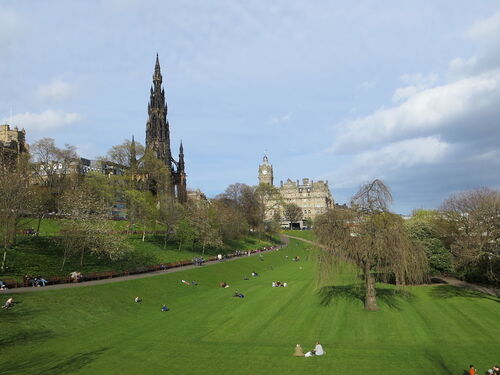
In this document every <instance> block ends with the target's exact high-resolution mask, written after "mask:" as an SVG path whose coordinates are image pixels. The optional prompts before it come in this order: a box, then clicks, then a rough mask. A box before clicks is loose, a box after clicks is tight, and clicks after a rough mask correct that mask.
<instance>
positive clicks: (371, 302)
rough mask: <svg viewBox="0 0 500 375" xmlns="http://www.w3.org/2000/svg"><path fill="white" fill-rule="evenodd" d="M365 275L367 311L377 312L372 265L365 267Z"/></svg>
mask: <svg viewBox="0 0 500 375" xmlns="http://www.w3.org/2000/svg"><path fill="white" fill-rule="evenodd" d="M363 271H364V274H365V287H366V294H365V310H369V311H377V310H378V306H377V295H376V291H375V278H374V277H373V275H372V274H371V272H370V265H369V264H368V263H367V264H365V266H364V270H363Z"/></svg>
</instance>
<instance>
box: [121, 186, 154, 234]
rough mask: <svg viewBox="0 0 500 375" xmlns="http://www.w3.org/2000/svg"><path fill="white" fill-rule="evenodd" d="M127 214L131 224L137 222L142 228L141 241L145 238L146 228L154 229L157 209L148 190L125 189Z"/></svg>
mask: <svg viewBox="0 0 500 375" xmlns="http://www.w3.org/2000/svg"><path fill="white" fill-rule="evenodd" d="M125 198H126V201H127V215H128V220H129V223H130V224H131V225H134V224H138V225H140V226H141V228H142V241H143V242H144V241H145V239H146V232H147V231H148V229H154V228H155V224H156V219H157V217H158V210H157V207H156V200H155V198H154V197H153V195H152V193H151V192H149V191H139V190H127V191H125Z"/></svg>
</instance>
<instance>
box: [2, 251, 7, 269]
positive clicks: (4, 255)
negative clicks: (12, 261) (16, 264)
mask: <svg viewBox="0 0 500 375" xmlns="http://www.w3.org/2000/svg"><path fill="white" fill-rule="evenodd" d="M6 259H7V248H6V247H4V248H3V259H2V272H3V271H5V260H6Z"/></svg>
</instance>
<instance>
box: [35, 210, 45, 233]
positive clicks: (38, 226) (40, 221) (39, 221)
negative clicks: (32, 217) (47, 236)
mask: <svg viewBox="0 0 500 375" xmlns="http://www.w3.org/2000/svg"><path fill="white" fill-rule="evenodd" d="M43 215H44V214H42V215H40V217H39V218H38V224H37V226H36V234H35V236H37V237H38V235H39V233H40V225H41V224H42V219H43Z"/></svg>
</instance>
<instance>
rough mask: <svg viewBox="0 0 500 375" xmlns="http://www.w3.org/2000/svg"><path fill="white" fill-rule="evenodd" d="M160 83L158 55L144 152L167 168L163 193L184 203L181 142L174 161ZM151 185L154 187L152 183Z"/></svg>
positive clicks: (183, 165)
mask: <svg viewBox="0 0 500 375" xmlns="http://www.w3.org/2000/svg"><path fill="white" fill-rule="evenodd" d="M162 82H163V77H162V75H161V70H160V60H159V59H158V55H156V64H155V70H154V73H153V85H152V86H151V90H150V98H149V103H148V121H147V124H146V150H150V151H152V153H153V155H154V156H156V158H157V159H159V160H161V161H162V162H164V163H165V165H166V166H167V169H168V171H169V174H170V176H169V179H170V181H171V183H170V184H169V185H168V186H167V187H166V190H167V191H165V192H164V193H167V194H171V195H173V196H175V197H176V198H177V200H178V201H179V202H181V203H184V202H186V201H187V189H186V171H185V164H184V148H183V146H182V142H181V145H180V148H179V159H178V160H179V161H176V160H175V159H174V158H173V157H172V151H171V148H170V127H169V123H168V118H167V112H168V109H167V102H166V100H165V90H164V89H163V87H162ZM134 153H135V152H134ZM152 185H154V182H153V184H152ZM155 192H156V191H155Z"/></svg>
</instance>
